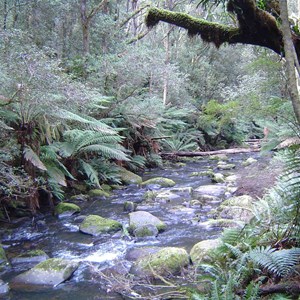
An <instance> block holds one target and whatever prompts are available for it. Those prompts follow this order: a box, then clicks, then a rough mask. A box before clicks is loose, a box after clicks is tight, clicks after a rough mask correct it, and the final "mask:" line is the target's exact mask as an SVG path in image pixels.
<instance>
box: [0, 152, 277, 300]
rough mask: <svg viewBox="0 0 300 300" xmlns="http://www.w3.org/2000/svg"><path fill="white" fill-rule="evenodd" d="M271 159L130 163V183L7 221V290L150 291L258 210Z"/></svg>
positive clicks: (83, 294) (271, 172)
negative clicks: (134, 172)
mask: <svg viewBox="0 0 300 300" xmlns="http://www.w3.org/2000/svg"><path fill="white" fill-rule="evenodd" d="M269 161H270V157H269V155H267V156H266V155H261V154H259V153H247V154H235V155H231V156H228V157H226V156H225V155H220V156H217V157H209V158H198V159H197V158H194V159H188V160H186V161H184V162H180V163H168V164H166V165H165V167H164V168H163V169H154V170H149V171H147V172H144V173H143V174H142V178H140V177H137V176H133V177H130V174H127V173H126V176H125V177H126V178H127V183H130V184H129V185H126V186H123V187H120V189H115V190H112V191H109V192H107V193H108V194H103V193H102V191H92V193H90V194H89V196H88V195H78V196H76V197H72V199H67V200H66V201H65V202H66V203H65V204H66V205H64V204H60V205H59V206H58V207H57V208H56V215H54V216H53V215H52V214H51V213H45V214H40V215H38V216H36V217H35V218H33V219H31V218H25V219H22V220H16V221H15V222H13V223H11V224H7V223H2V224H1V230H0V234H1V241H2V248H1V247H0V262H1V270H0V275H1V277H0V278H1V280H0V298H1V299H78V300H80V299H124V298H126V296H124V295H127V297H128V299H133V298H138V297H139V296H140V298H141V299H146V295H148V294H155V293H156V291H155V288H153V286H154V287H155V284H158V283H157V280H158V281H160V285H161V282H163V281H164V278H168V276H176V275H178V274H182V272H183V270H187V269H189V268H192V265H191V264H194V265H195V264H197V263H198V262H200V261H202V260H204V259H205V256H206V254H207V252H208V251H209V250H210V249H212V248H214V247H216V246H217V245H218V243H219V241H218V237H219V235H220V233H221V231H222V229H223V228H224V227H234V226H243V224H244V223H245V222H247V221H248V220H249V219H250V218H251V217H252V215H251V209H250V210H249V208H251V205H252V203H253V201H255V197H257V196H261V195H262V194H263V192H264V190H265V188H267V187H269V186H271V185H272V184H273V182H274V180H275V177H276V175H277V168H276V167H275V166H271V167H270V165H269ZM149 179H151V181H147V180H149ZM124 180H125V179H124ZM125 181H126V180H125ZM3 250H4V251H5V253H4V251H3ZM186 272H187V271H186ZM128 278H130V282H131V283H132V282H133V280H134V281H135V282H136V285H135V286H136V287H138V288H134V287H132V286H130V287H129V286H128V284H129V279H128ZM125 279H126V280H128V281H124V280H125ZM145 280H146V281H145ZM153 280H154V281H153ZM179 281H180V279H179ZM139 282H151V284H152V285H151V289H149V288H146V286H145V285H143V286H142V285H139ZM179 284H180V282H179ZM157 289H159V285H157ZM153 299H154V298H153ZM157 299H159V298H157Z"/></svg>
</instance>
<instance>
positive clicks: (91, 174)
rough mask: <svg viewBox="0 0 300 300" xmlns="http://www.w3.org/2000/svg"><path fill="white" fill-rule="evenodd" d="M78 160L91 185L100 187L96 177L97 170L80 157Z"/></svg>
mask: <svg viewBox="0 0 300 300" xmlns="http://www.w3.org/2000/svg"><path fill="white" fill-rule="evenodd" d="M79 162H80V165H81V166H82V168H83V170H84V173H85V174H86V175H87V177H88V179H89V180H90V182H91V183H92V185H95V186H96V187H98V188H100V187H101V185H100V182H99V178H98V172H97V171H96V170H95V169H94V168H93V167H92V166H91V165H90V164H88V163H86V162H85V161H83V160H82V159H80V160H79Z"/></svg>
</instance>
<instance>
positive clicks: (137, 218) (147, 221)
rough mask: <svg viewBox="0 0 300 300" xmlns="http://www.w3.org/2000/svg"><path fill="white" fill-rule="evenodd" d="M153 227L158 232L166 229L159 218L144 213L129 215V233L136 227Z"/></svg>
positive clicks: (137, 212) (138, 212)
mask: <svg viewBox="0 0 300 300" xmlns="http://www.w3.org/2000/svg"><path fill="white" fill-rule="evenodd" d="M145 225H153V226H155V227H156V228H157V230H158V231H159V232H161V231H164V230H165V229H166V224H165V223H164V222H162V221H161V220H160V219H159V218H157V217H155V216H153V215H152V214H150V213H149V212H146V211H136V212H132V213H130V214H129V231H130V232H134V230H135V229H136V228H138V227H141V226H145Z"/></svg>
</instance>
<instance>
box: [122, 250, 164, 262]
mask: <svg viewBox="0 0 300 300" xmlns="http://www.w3.org/2000/svg"><path fill="white" fill-rule="evenodd" d="M160 249H161V248H160V247H140V248H133V249H129V250H128V252H127V253H126V256H125V259H126V260H129V261H137V260H138V259H141V258H142V257H146V256H148V255H150V254H153V253H156V252H158V251H159V250H160Z"/></svg>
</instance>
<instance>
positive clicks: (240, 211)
mask: <svg viewBox="0 0 300 300" xmlns="http://www.w3.org/2000/svg"><path fill="white" fill-rule="evenodd" d="M253 202H254V199H253V198H252V197H251V196H249V195H242V196H236V197H231V198H229V199H227V200H225V201H224V202H223V203H222V204H221V205H220V207H219V208H218V212H219V213H218V216H219V217H221V218H228V219H234V220H236V221H243V222H249V221H250V220H251V219H252V217H253V213H252V205H253Z"/></svg>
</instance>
